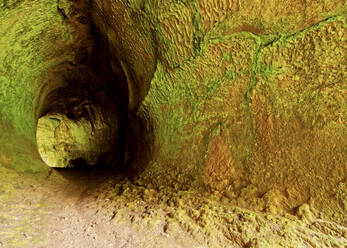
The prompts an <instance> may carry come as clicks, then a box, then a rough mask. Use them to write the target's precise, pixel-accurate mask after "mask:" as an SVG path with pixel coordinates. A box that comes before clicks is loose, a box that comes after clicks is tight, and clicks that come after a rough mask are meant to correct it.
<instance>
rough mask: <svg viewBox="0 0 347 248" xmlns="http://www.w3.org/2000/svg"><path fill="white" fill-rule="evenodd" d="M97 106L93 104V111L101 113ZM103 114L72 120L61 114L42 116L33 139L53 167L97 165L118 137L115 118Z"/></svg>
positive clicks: (43, 156) (44, 159)
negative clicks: (106, 118)
mask: <svg viewBox="0 0 347 248" xmlns="http://www.w3.org/2000/svg"><path fill="white" fill-rule="evenodd" d="M98 110H99V109H96V108H93V111H94V113H95V115H98V114H99V113H102V111H100V110H99V111H98ZM102 117H103V116H95V117H94V119H93V121H90V120H87V119H84V120H79V121H72V120H70V119H68V118H67V117H66V116H64V115H45V116H44V117H41V118H40V119H39V121H38V124H37V131H36V140H37V146H38V150H39V153H40V155H41V158H42V159H43V161H44V162H45V163H46V164H47V165H49V166H50V167H55V168H66V167H68V168H69V167H79V166H85V165H87V166H93V165H96V164H97V163H98V162H100V157H103V156H106V154H107V153H109V152H110V151H111V150H112V147H113V146H114V144H115V142H114V140H117V136H116V134H117V132H118V128H117V122H116V120H112V118H109V120H105V119H104V118H102ZM110 117H111V116H110Z"/></svg>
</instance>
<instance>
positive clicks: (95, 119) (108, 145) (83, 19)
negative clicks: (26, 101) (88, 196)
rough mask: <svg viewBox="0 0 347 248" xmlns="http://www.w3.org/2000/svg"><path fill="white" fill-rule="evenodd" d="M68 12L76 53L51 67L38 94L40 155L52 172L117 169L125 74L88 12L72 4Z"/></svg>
mask: <svg viewBox="0 0 347 248" xmlns="http://www.w3.org/2000/svg"><path fill="white" fill-rule="evenodd" d="M79 7H81V6H79ZM66 13H67V16H68V18H70V20H69V22H71V26H72V28H73V30H74V32H73V36H74V40H75V42H74V43H75V44H74V45H73V50H74V54H75V55H74V57H73V58H72V59H71V60H67V61H64V62H63V63H61V64H59V65H56V66H54V67H53V68H51V70H50V72H49V73H48V74H49V75H48V76H47V78H49V82H47V83H46V84H45V85H44V86H43V87H42V90H41V92H40V96H39V98H40V100H39V107H38V110H37V111H38V121H37V127H36V141H37V147H38V151H39V153H40V155H41V158H42V160H43V161H44V162H45V163H46V164H47V165H48V166H49V167H52V168H70V169H71V168H75V169H77V168H78V169H85V170H89V169H90V168H91V167H93V168H101V167H103V168H111V167H117V166H118V167H119V166H121V165H124V164H125V157H126V155H125V151H126V146H127V145H126V139H127V138H126V136H127V132H128V131H127V130H128V126H129V121H128V89H127V87H128V86H127V80H126V76H125V74H124V72H123V69H122V68H121V66H120V63H119V62H118V60H117V58H114V56H113V55H112V54H111V51H110V49H109V43H108V40H107V37H105V36H104V35H103V34H102V33H101V32H100V30H99V29H98V28H97V27H96V26H95V24H94V23H93V22H92V21H91V18H90V17H89V16H88V12H87V11H86V10H85V9H83V8H78V6H77V7H76V6H74V5H71V6H70V9H69V11H66ZM64 19H65V17H64ZM111 64H112V65H111ZM115 65H116V66H115ZM117 65H119V66H117ZM52 78H54V81H52Z"/></svg>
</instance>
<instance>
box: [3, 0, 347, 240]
mask: <svg viewBox="0 0 347 248" xmlns="http://www.w3.org/2000/svg"><path fill="white" fill-rule="evenodd" d="M71 2H74V3H75V4H76V2H77V4H78V2H80V1H67V0H66V1H60V2H59V6H58V7H59V10H60V11H58V8H57V2H56V1H42V0H31V1H26V0H22V1H19V0H16V1H15V0H7V1H2V2H0V23H1V24H0V144H1V145H0V165H1V166H0V169H1V173H0V175H1V187H2V189H3V196H4V197H3V198H2V199H3V200H2V209H1V214H2V218H4V219H6V218H7V219H8V218H9V219H11V218H12V217H13V216H11V215H9V214H7V213H8V211H7V209H8V208H9V207H13V206H18V204H17V203H16V201H15V199H16V197H17V196H18V197H19V194H21V195H25V194H27V188H26V187H29V185H30V184H35V180H33V178H41V179H42V180H44V178H45V176H46V174H47V170H48V169H47V168H46V167H45V165H44V163H43V162H42V161H41V159H40V156H39V154H38V152H37V148H36V140H35V130H36V122H37V119H38V117H39V115H40V114H42V113H41V112H42V109H44V105H45V104H46V103H44V102H43V99H44V98H45V96H47V95H48V93H49V92H50V91H52V90H54V89H56V88H58V87H60V86H61V85H64V84H65V82H64V77H63V76H62V75H66V70H68V68H69V67H68V66H67V64H66V63H67V62H69V61H70V62H71V61H73V62H76V56H77V57H78V51H79V48H80V47H81V46H82V45H84V46H87V47H92V46H93V42H92V41H91V40H90V36H89V27H87V26H83V25H82V26H79V25H80V24H78V23H77V24H76V21H75V19H73V18H77V16H75V17H73V15H72V14H71V13H70V11H71V6H70V5H71ZM87 3H88V4H86V5H85V6H83V8H82V7H81V10H80V11H85V12H86V13H89V14H90V17H91V18H92V20H93V23H94V25H95V26H96V27H97V29H98V32H99V35H100V36H101V37H103V39H105V40H107V43H106V44H105V46H107V49H108V50H109V51H111V57H110V62H111V65H112V69H113V71H114V72H115V73H116V74H117V73H124V74H125V77H126V81H127V87H128V89H127V90H128V91H129V92H128V94H129V103H127V104H128V109H129V111H130V112H129V115H130V119H131V120H133V123H132V126H131V127H130V132H131V134H130V136H131V138H129V141H128V142H129V143H130V144H129V151H128V152H129V154H128V156H129V157H132V159H129V161H130V162H129V164H128V167H129V168H130V169H131V171H132V172H133V175H135V176H134V178H135V180H139V181H142V182H143V183H144V184H153V185H155V187H157V188H161V187H164V188H165V187H169V188H173V189H175V190H187V189H190V188H194V189H197V190H200V191H201V192H205V191H207V192H210V193H212V192H220V194H221V195H226V196H227V197H228V198H229V199H230V200H231V201H233V202H234V203H235V204H236V205H240V206H242V207H248V208H250V209H252V210H265V211H269V212H271V213H274V214H280V213H283V212H286V211H289V212H290V211H294V210H295V209H296V208H297V207H298V206H300V205H302V204H303V203H309V204H311V205H312V206H314V207H315V208H317V209H319V210H320V211H322V212H323V213H324V216H325V217H327V218H330V219H333V220H335V221H338V222H344V221H345V220H343V216H344V212H345V211H346V193H345V192H346V185H347V184H346V171H347V167H346V163H345V161H346V148H345V147H347V144H346V140H347V139H346V138H347V133H346V116H347V114H346V103H345V102H346V101H345V100H346V98H345V82H346V64H347V63H346V56H345V55H346V50H347V47H346V3H344V2H343V1H330V0H325V1H299V0H298V1H291V2H290V3H288V1H282V0H266V1H232V0H230V1H228V0H225V1H217V0H216V1H214V0H211V1H202V0H201V1H198V0H196V1H145V0H139V1H126V0H115V1H98V0H96V1H87ZM62 10H64V13H65V14H66V15H67V17H68V18H70V16H71V18H72V21H67V20H66V17H64V15H63V14H62ZM83 13H84V12H83ZM136 137H141V140H138V139H136ZM131 143H134V144H131ZM25 178H27V179H25ZM29 178H30V179H29ZM41 179H40V180H41ZM14 182H15V183H14ZM274 196H276V197H274ZM20 197H22V196H20ZM267 198H269V199H273V200H270V201H268V200H264V199H267ZM16 204H17V205H16ZM37 204H38V205H40V204H41V203H37ZM40 206H41V205H40ZM16 209H17V210H16V213H18V215H19V216H22V217H23V223H24V224H23V223H22V227H23V228H28V227H27V226H26V225H29V223H30V218H31V217H30V216H32V215H34V212H33V210H31V208H30V206H29V205H28V206H26V207H25V206H24V207H23V206H22V208H20V207H18V208H16ZM23 209H26V210H27V211H23ZM43 212H44V211H43ZM28 216H29V217H28ZM40 221H41V220H40V218H37V225H38V226H39V225H41V224H40ZM9 222H10V221H8V223H9ZM9 229H11V228H10V227H9ZM17 233H19V231H18V232H17ZM5 234H6V235H9V236H11V235H14V234H13V233H12V232H8V233H5Z"/></svg>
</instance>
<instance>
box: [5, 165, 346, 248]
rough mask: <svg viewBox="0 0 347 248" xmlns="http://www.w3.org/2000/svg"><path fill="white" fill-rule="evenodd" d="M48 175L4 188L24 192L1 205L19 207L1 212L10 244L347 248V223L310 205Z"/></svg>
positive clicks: (100, 177) (107, 176) (118, 179)
mask: <svg viewBox="0 0 347 248" xmlns="http://www.w3.org/2000/svg"><path fill="white" fill-rule="evenodd" d="M2 170H6V169H5V168H3V169H2ZM6 173H7V175H10V174H9V171H7V172H6ZM6 180H9V181H11V176H8V177H7V179H3V180H2V182H3V183H6ZM40 180H41V181H40V183H38V181H37V179H36V181H35V183H34V182H33V181H32V182H30V180H29V179H27V178H26V179H25V180H24V178H23V181H22V182H20V181H19V182H18V183H17V185H14V186H13V189H10V188H7V189H6V192H2V197H6V195H8V196H11V191H13V190H15V191H16V197H15V198H14V199H13V200H12V201H11V200H10V199H8V201H7V206H4V205H3V206H1V208H6V207H7V208H11V209H12V210H11V211H7V216H1V219H2V221H1V225H3V227H5V228H3V230H10V229H12V232H11V233H2V232H1V231H0V237H5V239H2V240H1V242H2V243H1V244H2V245H5V244H7V245H10V246H4V247H57V248H58V247H184V248H185V247H187V248H188V247H345V245H346V243H347V229H346V228H345V227H344V226H342V225H339V224H337V223H333V222H329V221H326V220H324V219H321V218H320V217H319V213H317V212H315V211H314V210H312V211H311V210H310V209H309V207H305V206H303V207H302V209H301V210H300V211H298V212H297V213H296V214H288V213H287V214H284V215H282V216H279V215H273V214H271V213H266V212H262V211H250V210H246V209H244V208H240V207H236V206H235V204H234V203H233V202H232V201H231V200H229V199H228V198H226V197H225V196H221V195H218V194H213V195H208V194H204V193H202V192H197V191H194V190H188V191H177V190H175V189H173V188H170V187H163V188H161V189H156V188H154V187H152V185H142V183H141V181H131V180H129V179H128V178H127V177H125V176H120V175H118V176H115V175H112V173H108V172H100V173H99V174H91V173H87V172H81V171H57V170H50V171H48V173H47V175H46V177H44V178H41V179H40ZM6 193H8V194H6ZM47 199H48V200H47ZM5 212H6V211H1V213H5ZM28 216H30V218H29V219H28ZM6 219H7V221H6ZM6 223H7V224H6ZM6 225H7V226H6ZM9 225H12V228H9ZM6 227H7V228H6ZM42 227H44V230H42Z"/></svg>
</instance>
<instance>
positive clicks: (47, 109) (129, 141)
mask: <svg viewBox="0 0 347 248" xmlns="http://www.w3.org/2000/svg"><path fill="white" fill-rule="evenodd" d="M78 11H80V10H78V9H77V8H76V9H75V8H74V7H73V6H72V8H71V10H70V13H68V14H67V16H68V17H69V16H70V17H69V18H71V16H72V17H73V18H75V19H76V20H77V22H78V23H79V25H80V24H81V25H88V26H89V33H90V34H89V35H90V37H92V38H93V42H92V46H91V45H90V44H91V42H90V37H89V35H86V38H85V39H89V41H88V42H86V43H85V44H83V43H81V42H80V43H79V48H77V51H76V55H75V57H74V59H73V61H66V62H65V63H63V64H60V65H59V68H53V69H52V71H54V75H55V76H58V77H59V79H58V80H57V81H59V87H57V88H54V89H53V90H50V89H49V87H47V88H46V89H44V90H45V91H46V93H45V94H44V95H43V94H42V98H43V100H42V101H41V106H40V107H39V117H43V116H45V115H49V114H62V115H64V116H66V117H67V118H68V119H69V120H71V121H74V122H78V121H79V120H81V119H86V120H88V121H89V122H90V123H92V124H93V122H94V121H95V116H96V114H95V111H93V109H95V108H93V106H97V107H98V108H100V109H102V111H103V113H102V115H104V116H107V117H109V116H113V117H114V119H115V120H117V127H116V128H117V136H116V138H115V140H114V143H113V144H112V147H111V148H110V151H109V152H107V154H103V155H102V156H100V157H99V159H98V163H97V164H95V165H93V166H90V165H88V163H87V162H86V161H85V159H84V158H75V159H73V160H71V161H70V164H71V168H70V166H69V168H65V169H54V170H56V171H57V172H59V174H61V175H62V176H63V177H65V178H67V179H68V180H75V179H76V178H81V177H84V178H85V179H88V178H89V179H88V180H87V181H90V180H92V178H94V177H95V180H96V178H100V180H101V178H104V179H106V178H108V177H110V176H114V175H124V176H127V177H129V178H132V177H134V176H136V175H138V174H139V173H141V172H142V171H143V170H144V169H145V167H146V164H147V163H148V162H149V161H150V159H151V154H152V151H151V147H152V146H151V143H152V142H153V132H152V128H151V127H150V126H151V125H150V123H149V122H150V119H149V118H148V119H146V120H141V119H139V118H138V116H137V115H136V111H132V112H129V111H128V106H129V92H128V84H129V82H132V81H133V80H129V79H127V75H126V73H125V72H124V71H123V69H122V66H121V63H120V62H119V61H118V58H116V57H115V54H114V52H112V51H111V50H112V48H111V47H112V45H110V41H109V40H108V37H107V36H105V35H104V34H103V32H101V31H100V29H99V28H98V27H97V26H96V24H95V23H94V22H93V21H92V20H91V18H89V17H88V15H80V14H76V13H75V12H78ZM105 23H106V25H109V22H107V21H105ZM80 36H81V37H83V34H82V35H80ZM80 39H81V38H80ZM122 56H126V55H122ZM128 76H129V75H128ZM130 76H131V75H130ZM149 84H150V82H143V87H145V88H146V91H147V92H148V89H149V86H148V85H149ZM47 92H48V93H47ZM141 100H142V99H141ZM141 100H140V99H139V100H138V101H139V102H140V101H141ZM82 181H83V180H82Z"/></svg>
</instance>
